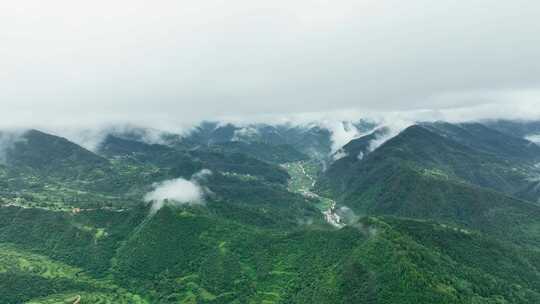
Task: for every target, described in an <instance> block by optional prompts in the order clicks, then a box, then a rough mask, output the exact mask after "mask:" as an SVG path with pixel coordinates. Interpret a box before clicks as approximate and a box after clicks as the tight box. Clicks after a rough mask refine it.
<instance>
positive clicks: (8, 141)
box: [0, 130, 26, 164]
mask: <svg viewBox="0 0 540 304" xmlns="http://www.w3.org/2000/svg"><path fill="white" fill-rule="evenodd" d="M25 132H26V130H8V131H0V164H5V163H6V162H7V154H8V151H9V150H10V149H12V148H13V147H14V146H15V144H16V143H18V142H24V141H25V140H26V139H25V138H24V133H25Z"/></svg>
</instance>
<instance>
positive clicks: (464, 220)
mask: <svg viewBox="0 0 540 304" xmlns="http://www.w3.org/2000/svg"><path fill="white" fill-rule="evenodd" d="M220 128H224V129H220ZM238 129H241V128H238ZM276 129H278V130H279V132H277V131H276V132H273V131H271V128H270V127H269V126H264V127H260V130H259V131H258V132H254V133H253V132H252V133H250V137H249V138H248V139H246V138H240V135H237V136H236V137H235V136H234V133H235V132H236V133H239V131H237V128H236V127H235V126H232V125H226V126H223V127H215V126H212V127H209V128H202V127H201V129H200V131H199V132H200V133H198V132H194V133H193V134H191V135H190V136H189V137H187V138H182V139H179V138H177V137H173V140H172V141H171V142H169V143H167V144H149V143H146V142H144V141H143V140H141V139H140V138H138V137H136V136H133V135H122V134H115V135H114V136H113V135H110V136H108V137H106V138H105V140H104V142H103V144H102V146H101V148H99V149H98V150H96V151H89V150H85V149H83V148H82V147H79V146H78V145H77V144H75V143H72V142H69V141H68V140H66V139H62V138H59V137H56V136H53V135H50V134H45V133H43V132H39V131H33V132H30V133H29V134H28V135H27V136H28V137H26V138H25V140H23V141H20V143H19V144H18V145H15V146H13V147H12V148H11V149H12V150H10V152H9V153H7V156H8V157H7V158H6V161H5V162H4V163H2V164H0V172H1V174H2V176H3V178H2V180H1V181H0V193H2V195H1V196H0V290H3V291H7V292H4V293H0V303H8V304H20V303H32V304H40V303H41V304H52V303H64V304H67V303H69V304H72V303H77V302H78V303H79V304H87V303H136V304H137V303H140V304H143V303H193V304H198V303H202V304H225V303H235V304H239V303H266V304H271V303H273V304H281V303H298V304H301V303H322V304H325V303H327V304H333V303H347V304H348V303H370V304H374V303H377V304H391V303H405V304H409V303H410V304H418V303H451V304H465V303H467V304H468V303H475V304H476V303H479V304H492V303H499V302H500V303H511V304H514V303H515V304H522V303H523V304H525V303H535V302H540V285H538V282H540V264H539V262H540V254H539V252H540V251H539V249H540V230H539V229H538V227H540V224H539V223H540V221H539V219H540V206H538V205H537V201H536V200H537V198H538V196H537V192H536V191H537V184H536V181H533V180H531V178H530V176H532V175H533V174H534V170H533V169H531V170H529V169H527V168H530V166H534V164H537V163H538V162H539V161H540V153H538V151H540V148H537V147H536V146H532V145H531V143H529V142H528V141H522V140H521V139H520V138H513V137H509V136H510V135H507V134H505V133H498V132H494V131H493V130H491V129H485V127H483V126H477V125H450V126H449V125H429V124H428V125H426V124H418V125H415V126H412V127H410V128H407V129H405V130H403V131H402V132H401V133H399V134H398V135H396V136H395V137H393V138H391V139H389V140H388V141H386V142H384V143H382V145H381V146H380V147H379V148H377V149H376V150H374V151H368V150H366V149H368V148H369V147H370V142H371V141H372V140H378V136H380V134H383V133H382V131H380V129H377V130H378V131H376V132H374V133H373V134H368V135H367V136H366V137H360V138H356V139H353V140H352V141H351V142H349V143H348V144H346V145H345V146H344V147H343V149H342V150H343V155H342V157H341V158H339V159H334V158H332V157H331V156H330V155H329V152H328V151H331V143H332V141H331V138H330V133H327V132H323V131H321V130H320V129H317V128H312V129H309V128H308V129H305V128H304V129H302V128H288V129H287V128H286V127H279V128H278V127H276ZM477 133H479V134H480V135H478V134H477ZM224 134H225V135H226V136H225V135H224ZM240 134H243V133H241V132H240ZM441 134H442V135H441ZM278 135H279V136H278ZM443 135H444V136H443ZM267 136H268V137H267ZM232 138H234V140H239V139H241V140H242V141H240V142H237V141H231V140H232ZM486 138H489V140H485V139H486ZM509 143H510V144H509ZM36 151H39V152H36ZM360 153H362V155H363V157H362V158H358V157H357V156H358V155H360ZM321 155H328V157H320V156H321ZM323 163H324V166H323ZM323 168H324V170H323ZM514 168H520V169H519V170H514ZM167 181H181V183H179V185H189V187H191V188H186V189H185V190H184V191H179V192H178V193H177V192H174V193H167V192H166V191H165V192H159V191H158V190H161V191H163V189H164V188H163V189H161V188H160V187H161V186H162V185H163V183H164V182H167ZM189 189H196V190H197V191H196V194H197V196H196V197H195V201H182V197H183V196H182V195H181V194H183V193H185V191H188V190H189ZM151 192H155V193H160V196H156V197H158V198H157V199H160V197H163V201H161V202H160V204H156V201H155V200H148V199H147V194H148V193H151ZM179 193H180V194H179ZM190 199H191V198H190ZM156 206H157V207H156ZM360 215H361V216H360Z"/></svg>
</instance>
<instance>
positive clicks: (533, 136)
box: [525, 134, 540, 145]
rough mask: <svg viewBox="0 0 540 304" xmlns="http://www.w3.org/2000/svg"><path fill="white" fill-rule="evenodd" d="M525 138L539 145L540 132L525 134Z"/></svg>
mask: <svg viewBox="0 0 540 304" xmlns="http://www.w3.org/2000/svg"><path fill="white" fill-rule="evenodd" d="M525 139H526V140H528V141H530V142H533V143H535V144H537V145H540V134H530V135H527V136H525Z"/></svg>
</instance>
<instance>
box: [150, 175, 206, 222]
mask: <svg viewBox="0 0 540 304" xmlns="http://www.w3.org/2000/svg"><path fill="white" fill-rule="evenodd" d="M210 174H212V172H211V171H210V170H208V169H203V170H201V171H199V172H197V173H195V174H193V175H192V176H191V178H190V179H189V180H187V179H184V178H181V177H180V178H175V179H170V180H166V181H162V182H159V183H154V184H153V185H152V187H153V188H154V190H152V191H150V192H148V193H147V194H146V195H145V196H144V201H145V202H149V203H152V207H151V209H150V213H151V214H155V213H156V212H157V211H158V210H159V209H161V208H162V207H163V206H165V205H167V206H181V205H202V204H204V203H205V201H204V198H205V196H206V195H207V194H209V193H210V192H209V190H208V189H207V188H206V187H205V186H203V185H202V184H201V182H203V181H204V179H205V178H206V177H207V176H209V175H210Z"/></svg>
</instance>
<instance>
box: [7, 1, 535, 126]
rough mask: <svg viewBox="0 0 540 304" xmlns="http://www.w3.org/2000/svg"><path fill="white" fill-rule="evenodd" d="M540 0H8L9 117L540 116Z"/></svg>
mask: <svg viewBox="0 0 540 304" xmlns="http://www.w3.org/2000/svg"><path fill="white" fill-rule="evenodd" d="M539 16H540V1H535V0H530V1H527V0H513V1H493V0H485V1H482V0H466V1H465V0H454V1H450V0H448V1H446V0H443V1H433V0H409V1H403V0H355V1H348V0H347V1H338V0H334V1H315V0H312V1H307V0H272V1H253V0H251V1H248V0H236V1H235V0H221V1H217V0H198V1H194V0H182V1H178V0H176V1H167V0H160V1H150V0H129V1H127V0H115V1H110V0H108V1H102V0H94V1H76V0H75V1H74V0H49V1H43V0H4V1H0V103H1V111H0V126H4V127H5V126H8V127H9V126H39V125H50V124H65V125H69V124H89V125H91V124H97V123H114V122H133V123H146V124H148V123H156V124H157V123H159V124H165V123H166V124H170V123H173V124H174V123H190V122H194V121H197V120H201V119H216V118H220V117H236V118H241V119H248V120H249V119H250V118H253V117H256V116H260V115H267V116H268V115H270V116H271V115H276V116H279V115H301V114H300V113H304V112H311V113H333V112H339V113H349V114H350V113H368V112H400V111H409V112H410V111H413V112H415V113H417V112H418V113H428V115H434V116H437V115H441V117H443V116H444V117H446V116H449V117H454V118H456V117H458V118H459V117H492V116H497V117H498V116H508V117H511V118H515V117H525V118H535V117H540V86H539V85H540V39H539V37H538V34H539V32H540V18H539Z"/></svg>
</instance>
